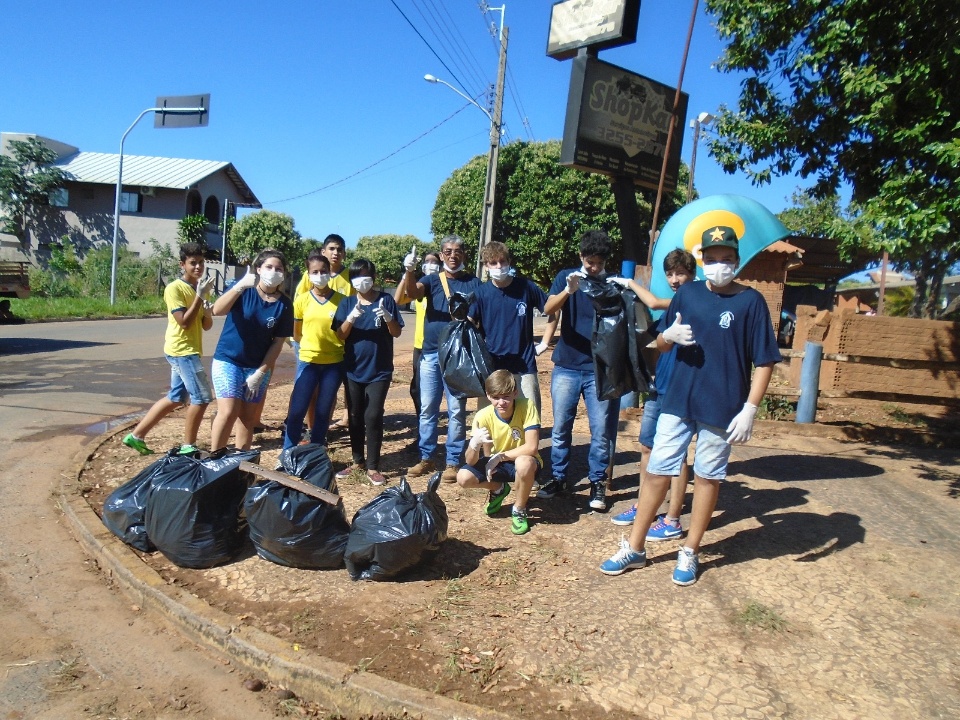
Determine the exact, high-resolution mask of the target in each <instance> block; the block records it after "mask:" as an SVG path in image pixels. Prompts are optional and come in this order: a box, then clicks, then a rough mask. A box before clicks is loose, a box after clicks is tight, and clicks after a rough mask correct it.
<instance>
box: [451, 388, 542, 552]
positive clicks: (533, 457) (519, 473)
mask: <svg viewBox="0 0 960 720" xmlns="http://www.w3.org/2000/svg"><path fill="white" fill-rule="evenodd" d="M484 389H485V390H486V393H487V400H489V401H490V404H489V405H487V406H486V407H485V408H483V409H481V410H479V411H477V414H476V415H475V416H474V418H473V429H472V431H471V433H470V443H469V445H468V446H467V449H466V452H465V453H464V460H465V461H466V464H465V465H464V466H463V467H461V468H460V470H458V471H457V483H458V484H459V485H460V487H463V488H475V487H479V488H484V489H485V490H488V491H489V492H490V497H489V499H488V501H487V507H486V510H485V511H486V513H487V515H495V514H496V513H497V512H498V511H499V510H500V507H501V506H502V505H503V500H504V498H506V497H507V495H508V494H509V493H510V482H516V484H517V497H516V499H515V500H514V501H513V511H512V512H511V524H510V530H511V532H513V534H514V535H523V534H524V533H526V532H528V531H529V530H530V524H529V521H528V520H527V499H528V498H529V497H530V490H531V489H532V488H533V483H534V482H535V481H536V479H537V474H538V473H539V472H540V468H541V467H542V466H543V460H541V458H540V453H539V452H538V449H539V446H540V414H539V413H538V412H537V406H536V405H535V404H534V403H533V401H532V400H528V399H527V398H518V397H517V396H518V395H519V394H520V393H519V392H518V390H517V379H516V377H515V376H514V374H513V373H512V372H510V371H509V370H495V371H493V372H492V373H491V374H490V377H488V378H487V381H486V382H485V383H484Z"/></svg>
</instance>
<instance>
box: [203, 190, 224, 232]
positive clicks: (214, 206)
mask: <svg viewBox="0 0 960 720" xmlns="http://www.w3.org/2000/svg"><path fill="white" fill-rule="evenodd" d="M203 214H204V216H205V217H206V218H207V222H208V223H210V224H211V225H216V224H217V223H219V222H220V203H219V201H218V200H217V198H216V197H214V196H213V195H211V196H210V197H208V198H207V202H206V203H204V205H203Z"/></svg>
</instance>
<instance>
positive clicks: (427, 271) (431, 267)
mask: <svg viewBox="0 0 960 720" xmlns="http://www.w3.org/2000/svg"><path fill="white" fill-rule="evenodd" d="M438 272H440V266H439V265H437V264H436V263H424V264H423V274H424V275H436V274H437V273H438Z"/></svg>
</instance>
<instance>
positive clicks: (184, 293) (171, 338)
mask: <svg viewBox="0 0 960 720" xmlns="http://www.w3.org/2000/svg"><path fill="white" fill-rule="evenodd" d="M195 297H197V291H196V290H195V289H194V287H193V285H191V284H190V283H188V282H187V281H186V280H184V279H183V278H177V279H176V280H174V281H173V282H172V283H170V284H169V285H167V287H166V288H165V289H164V291H163V302H164V303H166V305H167V331H166V332H165V333H164V335H163V354H164V355H170V356H172V357H184V356H186V355H203V313H202V312H198V313H197V314H196V315H195V316H194V318H193V320H192V321H191V323H190V324H189V325H188V326H187V327H180V323H178V322H177V319H176V318H175V317H174V316H173V312H174V310H183V311H184V312H186V310H187V308H189V307H190V305H192V304H193V300H194V298H195Z"/></svg>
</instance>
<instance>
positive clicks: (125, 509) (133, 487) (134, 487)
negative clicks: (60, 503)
mask: <svg viewBox="0 0 960 720" xmlns="http://www.w3.org/2000/svg"><path fill="white" fill-rule="evenodd" d="M177 457H178V455H177V451H176V449H173V450H171V451H170V452H168V453H167V454H166V455H164V456H162V457H161V458H160V459H159V460H157V461H156V462H154V463H152V464H150V465H148V466H147V467H145V468H144V469H143V470H141V471H140V472H139V473H138V474H137V475H136V477H134V478H133V480H130V481H128V482H126V483H124V484H123V485H121V486H120V487H118V488H117V489H116V490H114V491H113V492H112V493H110V495H109V496H108V497H107V499H106V501H105V502H104V503H103V514H102V516H101V518H100V519H101V520H103V524H104V525H106V526H107V530H109V531H110V532H112V533H113V534H114V535H116V536H117V537H118V538H120V539H121V540H123V541H124V542H125V543H126V544H127V545H130V546H131V547H134V548H136V549H137V550H142V551H143V552H153V551H154V550H156V549H157V548H156V547H154V545H153V543H152V542H150V538H149V537H147V528H146V524H145V517H146V514H147V502H148V501H149V499H150V493H151V492H152V491H153V480H154V478H156V477H157V476H159V475H161V474H162V473H163V471H164V468H166V466H167V465H169V464H170V463H172V462H175V461H176V458H177Z"/></svg>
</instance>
